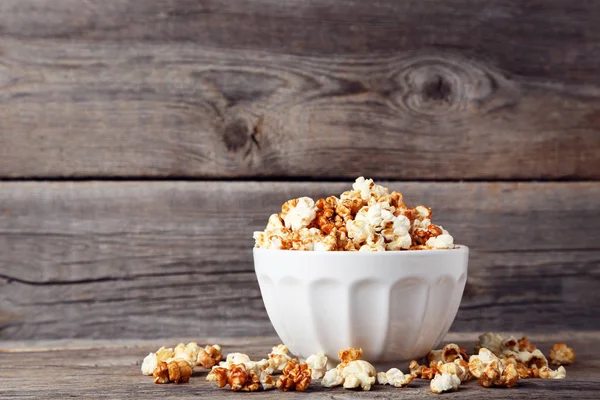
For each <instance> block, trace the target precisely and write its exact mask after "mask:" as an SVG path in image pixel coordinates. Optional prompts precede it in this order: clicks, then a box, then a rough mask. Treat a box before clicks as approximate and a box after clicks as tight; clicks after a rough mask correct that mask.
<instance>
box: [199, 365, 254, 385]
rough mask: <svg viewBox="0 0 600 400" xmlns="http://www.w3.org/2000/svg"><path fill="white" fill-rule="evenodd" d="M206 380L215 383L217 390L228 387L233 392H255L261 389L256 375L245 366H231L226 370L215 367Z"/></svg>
mask: <svg viewBox="0 0 600 400" xmlns="http://www.w3.org/2000/svg"><path fill="white" fill-rule="evenodd" d="M206 379H207V380H209V381H214V382H217V384H218V386H219V388H222V387H225V385H229V386H230V387H231V390H233V391H235V392H239V391H243V392H256V391H257V390H259V389H260V388H261V382H260V378H259V377H258V375H257V374H256V373H255V372H254V371H249V370H248V368H247V367H246V365H245V364H232V365H230V366H229V367H228V368H223V367H215V368H213V369H212V371H211V373H210V374H208V376H207V377H206Z"/></svg>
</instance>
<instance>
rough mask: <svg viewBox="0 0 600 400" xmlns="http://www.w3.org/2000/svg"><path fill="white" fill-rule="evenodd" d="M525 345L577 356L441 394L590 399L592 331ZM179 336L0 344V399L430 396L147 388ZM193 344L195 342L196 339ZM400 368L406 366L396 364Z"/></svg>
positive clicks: (205, 386)
mask: <svg viewBox="0 0 600 400" xmlns="http://www.w3.org/2000/svg"><path fill="white" fill-rule="evenodd" d="M475 339H476V338H475V335H473V334H461V335H457V334H454V335H452V334H450V335H448V336H447V337H446V341H447V342H458V343H459V344H460V345H463V346H466V347H467V348H469V349H471V348H472V346H473V343H474V342H475ZM531 339H532V340H533V341H534V342H535V343H536V344H537V345H538V346H539V347H540V348H541V349H542V350H543V351H544V352H545V353H547V351H548V349H549V348H550V347H551V346H552V344H553V343H556V342H557V341H559V342H564V341H567V343H568V344H569V345H570V346H572V347H573V348H574V349H575V351H576V353H577V360H576V362H575V363H574V364H573V365H571V366H568V367H567V378H566V379H565V380H560V381H548V380H539V379H533V380H521V381H520V382H519V384H518V385H517V386H516V387H514V388H511V389H484V388H483V387H481V386H480V385H479V384H477V383H476V382H469V383H467V384H465V385H463V386H462V388H461V390H460V391H458V392H456V393H450V394H446V395H444V396H448V397H452V398H483V397H485V398H486V399H514V398H521V397H527V398H530V399H549V398H560V399H564V398H576V399H587V398H590V399H591V398H597V393H598V391H599V390H600V380H599V379H598V376H599V374H600V363H599V362H598V358H597V357H596V356H595V354H596V350H597V348H598V346H599V345H600V335H599V334H598V332H589V333H585V334H582V333H580V332H563V333H562V334H561V335H551V336H545V335H538V336H533V337H531ZM181 340H182V338H181V337H178V338H171V339H168V340H164V341H156V342H153V343H149V342H140V343H137V345H136V344H134V345H132V343H131V342H128V341H125V342H123V341H119V340H115V341H114V342H112V343H106V342H94V341H75V342H72V343H70V344H69V345H67V346H63V347H55V346H56V343H52V342H50V343H48V342H45V341H42V342H39V341H37V342H33V343H32V342H22V343H19V344H17V345H15V344H14V343H4V342H1V341H0V357H1V358H2V361H3V362H2V363H0V376H2V385H1V386H0V398H7V399H8V398H10V399H30V398H33V399H37V398H40V397H43V398H47V399H62V398H65V397H85V398H142V397H143V398H180V399H195V398H197V397H198V396H208V397H211V398H213V397H214V398H239V397H242V395H244V396H252V397H253V398H254V397H260V398H266V399H274V398H278V399H279V398H294V399H295V398H311V399H312V398H323V399H325V398H327V399H352V398H367V399H373V398H377V399H388V398H398V397H400V396H401V397H402V398H418V399H421V398H434V395H433V394H432V393H431V392H430V390H429V385H428V383H429V382H428V381H423V380H420V379H419V380H415V381H413V382H411V384H410V385H409V387H407V388H402V389H397V388H393V387H389V386H379V385H376V386H374V387H373V390H372V391H370V392H357V391H348V390H344V389H342V388H334V389H326V388H323V387H322V386H320V384H319V382H318V381H316V380H315V381H314V382H313V383H311V386H310V387H309V389H308V391H306V392H304V393H293V392H291V393H281V392H279V391H277V390H274V391H268V392H260V393H254V394H252V395H248V394H240V393H233V392H231V391H229V390H226V389H218V388H217V387H216V385H215V384H214V383H210V382H207V381H206V380H205V377H206V371H201V370H198V371H197V372H195V373H194V375H193V376H192V378H191V379H190V382H189V383H187V384H181V385H155V384H153V383H152V378H151V377H148V376H143V375H141V373H140V362H141V360H142V358H143V357H144V356H145V355H146V354H148V352H150V351H155V350H156V348H157V347H158V346H161V345H163V344H167V345H173V344H176V343H177V342H179V341H181ZM195 340H199V339H198V338H197V337H196V338H195ZM199 341H200V342H201V343H214V342H218V343H221V344H222V345H223V349H224V351H225V352H233V351H240V352H244V353H247V354H249V355H250V356H251V357H252V358H253V359H257V358H259V357H260V358H263V357H265V355H266V353H267V352H268V351H269V349H270V347H271V346H273V345H275V344H277V343H278V341H277V338H272V337H271V338H240V339H235V340H232V339H215V338H212V339H205V340H199ZM397 367H400V369H401V370H403V371H405V372H406V370H407V366H406V365H398V366H397Z"/></svg>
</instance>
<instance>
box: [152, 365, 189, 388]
mask: <svg viewBox="0 0 600 400" xmlns="http://www.w3.org/2000/svg"><path fill="white" fill-rule="evenodd" d="M152 376H153V377H154V383H169V382H175V383H186V382H188V381H189V380H190V376H192V367H191V366H190V364H189V363H188V362H187V361H185V360H173V361H170V362H169V363H166V362H165V361H159V362H158V364H157V366H156V368H155V369H154V372H153V373H152Z"/></svg>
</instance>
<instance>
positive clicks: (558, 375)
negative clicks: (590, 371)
mask: <svg viewBox="0 0 600 400" xmlns="http://www.w3.org/2000/svg"><path fill="white" fill-rule="evenodd" d="M539 377H540V378H542V379H565V378H566V377H567V370H566V369H565V367H563V366H562V365H561V366H560V367H558V369H557V370H556V371H553V370H551V369H550V368H548V367H547V366H544V367H542V368H540V370H539Z"/></svg>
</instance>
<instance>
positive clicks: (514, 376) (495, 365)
mask: <svg viewBox="0 0 600 400" xmlns="http://www.w3.org/2000/svg"><path fill="white" fill-rule="evenodd" d="M477 381H478V382H479V383H480V384H481V386H483V387H492V386H496V387H513V386H515V385H516V384H517V382H518V381H519V374H518V373H517V370H516V369H515V366H514V365H512V364H508V365H505V364H504V363H503V362H502V360H494V361H492V362H491V363H489V364H488V365H487V366H486V368H485V370H484V372H483V373H482V374H481V375H480V376H479V378H477Z"/></svg>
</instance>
